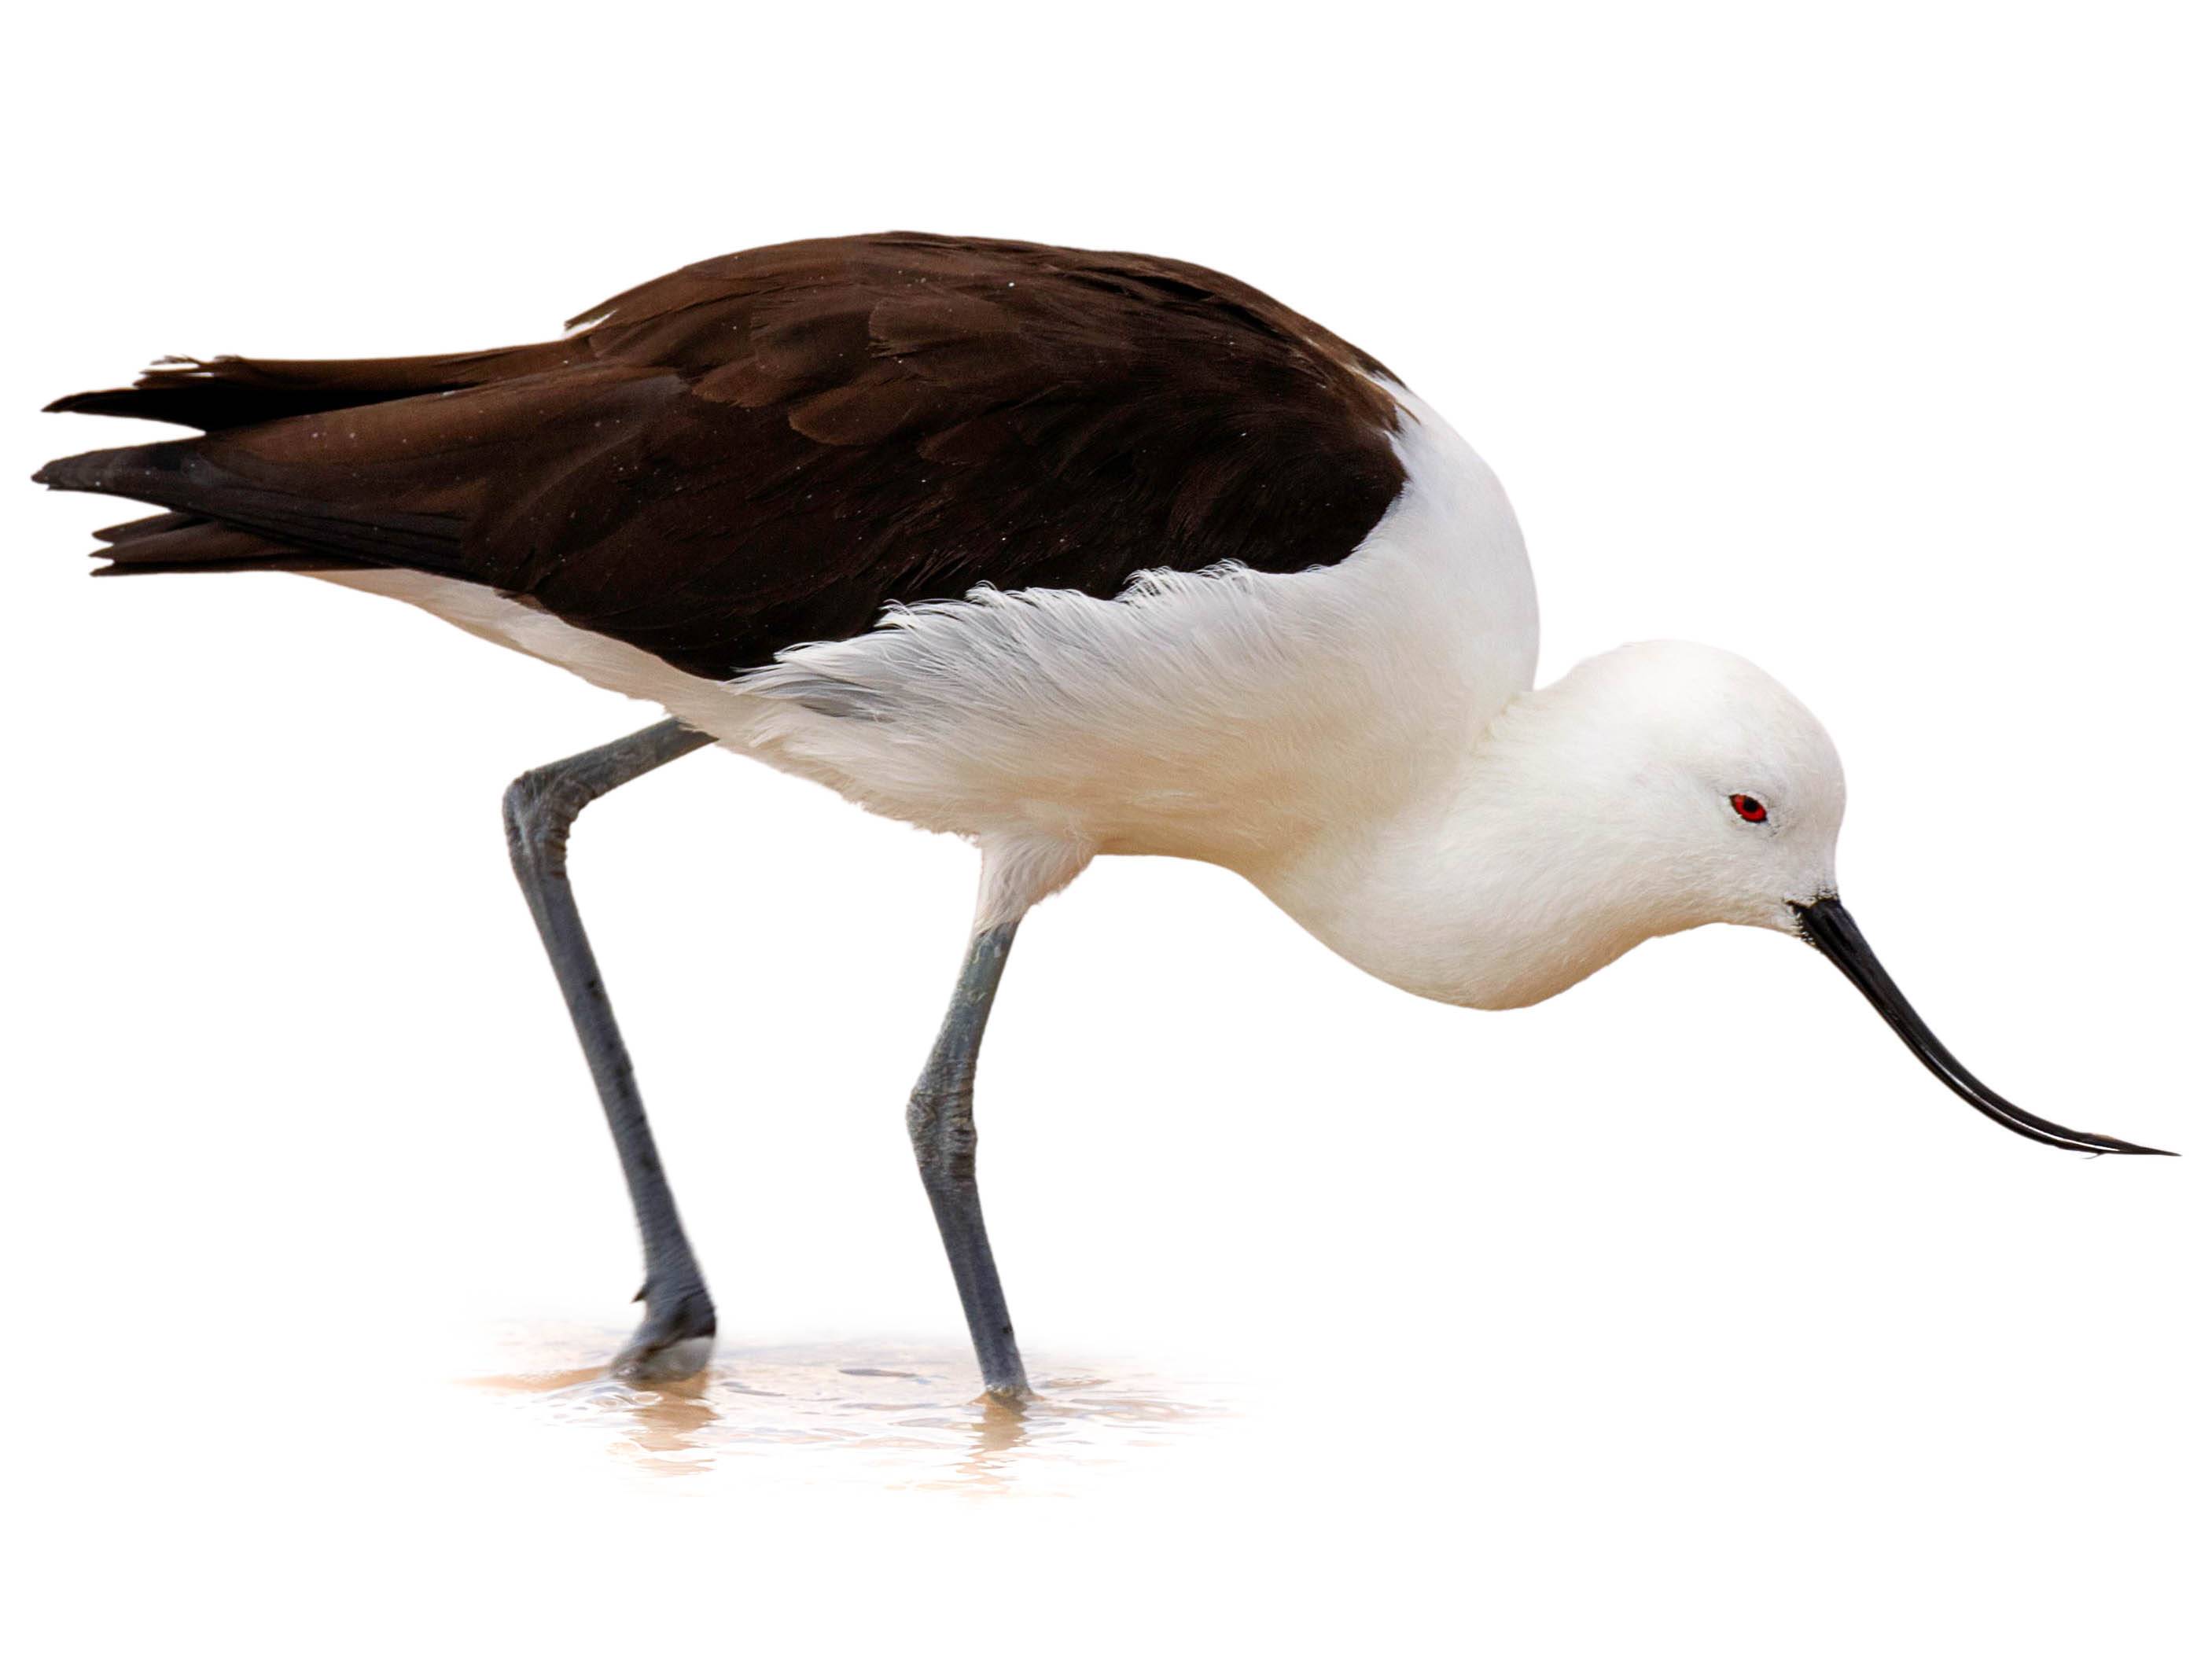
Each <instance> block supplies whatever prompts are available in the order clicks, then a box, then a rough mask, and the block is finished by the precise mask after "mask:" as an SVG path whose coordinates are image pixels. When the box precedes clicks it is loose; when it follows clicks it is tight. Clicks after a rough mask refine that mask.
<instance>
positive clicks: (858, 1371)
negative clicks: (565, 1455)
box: [472, 1335, 1233, 1492]
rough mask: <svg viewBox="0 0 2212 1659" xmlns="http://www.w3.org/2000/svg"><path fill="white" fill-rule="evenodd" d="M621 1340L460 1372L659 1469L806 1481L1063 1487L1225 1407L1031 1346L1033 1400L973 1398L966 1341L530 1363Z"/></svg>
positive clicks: (1212, 1396) (1176, 1386) (538, 1345)
mask: <svg viewBox="0 0 2212 1659" xmlns="http://www.w3.org/2000/svg"><path fill="white" fill-rule="evenodd" d="M618 1345H619V1336H618V1335H614V1336H610V1337H606V1338H586V1339H582V1340H577V1339H575V1338H573V1337H568V1338H560V1339H555V1338H551V1337H548V1336H544V1335H540V1336H538V1337H536V1338H530V1339H524V1340H520V1341H519V1342H518V1343H515V1344H513V1345H510V1346H516V1347H522V1348H527V1349H534V1350H535V1351H536V1352H535V1354H534V1355H532V1354H528V1353H526V1354H522V1355H519V1356H518V1358H519V1359H520V1363H519V1364H513V1365H511V1367H510V1368H509V1369H508V1370H507V1371H506V1372H505V1373H504V1374H502V1375H499V1376H482V1377H477V1378H474V1379H472V1380H473V1381H475V1382H476V1383H478V1384H479V1385H481V1386H483V1387H485V1388H488V1389H494V1390H496V1391H498V1392H500V1393H501V1394H503V1395H508V1396H510V1397H512V1398H513V1400H514V1401H516V1403H517V1404H518V1405H519V1406H520V1407H522V1408H524V1409H526V1410H530V1411H532V1412H535V1413H542V1414H543V1415H544V1419H546V1421H547V1422H548V1423H549V1424H550V1425H563V1426H568V1427H574V1428H580V1429H583V1430H585V1431H589V1432H592V1433H595V1434H597V1435H599V1436H602V1437H604V1438H605V1442H606V1443H607V1445H608V1447H609V1449H610V1450H611V1451H613V1452H615V1453H617V1454H618V1455H621V1456H623V1457H624V1458H626V1459H627V1460H629V1462H633V1463H635V1465H636V1466H637V1467H638V1468H641V1469H642V1470H645V1471H647V1472H649V1473H651V1474H659V1475H678V1476H691V1477H696V1476H698V1475H701V1474H707V1473H708V1472H710V1471H712V1470H714V1469H715V1468H719V1467H721V1466H724V1465H728V1464H732V1463H742V1464H743V1465H744V1467H745V1468H747V1469H748V1470H749V1472H752V1473H758V1472H761V1468H762V1465H763V1464H764V1463H766V1464H770V1465H773V1466H776V1467H777V1468H779V1471H780V1472H781V1473H784V1474H791V1475H793V1476H794V1477H796V1478H799V1479H803V1480H807V1481H809V1482H816V1481H839V1480H844V1481H860V1482H864V1483H866V1484H867V1485H871V1486H893V1487H900V1486H903V1487H915V1488H947V1489H957V1490H962V1491H967V1492H1012V1491H1022V1492H1065V1491H1068V1490H1072V1489H1073V1488H1074V1487H1075V1486H1079V1485H1080V1484H1081V1483H1082V1481H1083V1480H1084V1479H1085V1476H1086V1475H1087V1474H1090V1473H1091V1472H1094V1471H1097V1470H1098V1469H1100V1468H1104V1467H1107V1466H1109V1465H1112V1464H1115V1463H1118V1462H1125V1461H1127V1459H1128V1458H1129V1457H1131V1456H1132V1455H1140V1454H1142V1453H1144V1452H1146V1451H1147V1450H1149V1449H1154V1448H1158V1447H1163V1446H1166V1445H1169V1444H1170V1443H1175V1442H1176V1441H1178V1440H1181V1439H1184V1438H1188V1437H1189V1436H1190V1435H1192V1434H1193V1433H1194V1431H1198V1430H1200V1429H1202V1428H1203V1427H1205V1426H1206V1425H1211V1424H1216V1423H1219V1422H1221V1421H1222V1420H1224V1419H1227V1418H1229V1417H1230V1416H1231V1415H1232V1414H1233V1405H1232V1401H1231V1398H1230V1395H1229V1391H1228V1390H1226V1389H1223V1388H1220V1387H1218V1386H1210V1385H1203V1384H1193V1383H1170V1382H1169V1381H1167V1380H1166V1379H1164V1378H1161V1377H1158V1376H1143V1375H1139V1374H1132V1373H1128V1372H1124V1371H1121V1370H1109V1369H1108V1368H1103V1367H1096V1366H1067V1365H1058V1366H1055V1365H1054V1364H1052V1363H1051V1361H1050V1359H1049V1358H1048V1357H1047V1358H1045V1359H1044V1361H1043V1363H1042V1364H1039V1363H1037V1361H1036V1359H1035V1358H1033V1360H1032V1364H1031V1368H1030V1369H1031V1371H1032V1374H1033V1375H1035V1376H1036V1377H1037V1379H1038V1381H1037V1384H1036V1387H1037V1397H1036V1399H1034V1400H1031V1401H1028V1402H1026V1403H1025V1404H1024V1405H1022V1406H1020V1407H1011V1406H1007V1405H1006V1404H1004V1403H1002V1402H1000V1401H994V1400H988V1399H985V1398H982V1397H980V1388H979V1384H978V1382H977V1379H976V1376H975V1362H974V1360H973V1358H971V1357H970V1356H969V1355H968V1354H967V1353H966V1352H957V1353H955V1352H936V1351H931V1350H927V1349H917V1348H904V1347H895V1346H890V1345H876V1346H857V1345H833V1344H816V1345H788V1346H776V1347H750V1348H746V1347H740V1348H735V1349H724V1350H721V1351H720V1352H717V1353H716V1355H715V1357H714V1362H713V1364H710V1365H709V1366H708V1369H707V1370H705V1371H704V1372H702V1374H701V1375H699V1376H695V1377H690V1378H688V1379H686V1380H685V1381H684V1382H682V1383H663V1384H659V1385H657V1386H642V1385H633V1384H630V1383H620V1382H617V1381H616V1380H615V1379H614V1378H612V1377H611V1376H607V1375H606V1373H605V1370H604V1369H602V1368H600V1367H599V1366H590V1367H586V1368H582V1369H578V1368H575V1367H574V1366H573V1364H570V1365H565V1366H563V1365H559V1364H550V1365H547V1364H532V1363H530V1362H531V1359H532V1358H541V1359H558V1358H564V1357H566V1356H573V1355H574V1354H576V1353H579V1352H612V1351H613V1350H614V1348H615V1347H616V1346H618Z"/></svg>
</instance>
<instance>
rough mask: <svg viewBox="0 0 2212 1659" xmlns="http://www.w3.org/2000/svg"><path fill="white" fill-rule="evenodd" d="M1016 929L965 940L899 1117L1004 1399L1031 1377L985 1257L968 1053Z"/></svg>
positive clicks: (993, 1388)
mask: <svg viewBox="0 0 2212 1659" xmlns="http://www.w3.org/2000/svg"><path fill="white" fill-rule="evenodd" d="M1014 927H1015V924H1014V923H1012V922H1008V923H1006V925H1005V926H1003V927H987V928H985V929H984V930H983V931H982V932H981V933H978V934H976V935H975V939H974V940H973V941H972V942H971V943H970V944H969V948H968V960H967V962H966V963H965V964H964V965H963V967H962V969H961V970H960V984H959V986H958V987H957V989H956V990H955V991H954V992H953V994H952V1006H951V1008H949V1009H947V1010H946V1011H945V1024H944V1026H943V1028H942V1029H941V1030H939V1032H938V1034H937V1046H936V1048H933V1049H932V1050H931V1051H930V1055H929V1064H928V1065H927V1066H925V1067H923V1068H922V1073H921V1081H920V1082H919V1083H917V1084H915V1085H914V1095H913V1097H912V1099H911V1100H910V1101H909V1102H908V1106H907V1113H906V1127H907V1133H908V1135H909V1136H911V1137H912V1138H913V1140H914V1155H915V1161H916V1162H917V1163H919V1164H921V1184H922V1186H923V1188H925V1189H927V1192H928V1194H929V1206H930V1208H931V1209H932V1210H933V1211H935V1212H936V1213H937V1231H939V1233H940V1234H941V1235H943V1237H944V1239H945V1255H946V1257H947V1258H948V1259H949V1260H950V1261H951V1264H952V1282H953V1283H954V1284H955V1285H958V1286H959V1287H960V1305H961V1308H962V1309H963V1310H964V1311H965V1312H966V1314H967V1316H968V1334H969V1336H970V1337H971V1338H972V1339H974V1340H975V1358H976V1361H977V1363H978V1364H981V1366H982V1368H983V1386H984V1388H985V1389H987V1390H988V1391H989V1392H990V1393H991V1394H993V1395H996V1396H997V1397H998V1398H1000V1399H1001V1400H1010V1401H1011V1400H1020V1399H1023V1398H1025V1397H1026V1396H1027V1395H1028V1394H1029V1392H1030V1380H1029V1377H1028V1376H1027V1374H1025V1373H1024V1371H1023V1370H1022V1356H1021V1351H1020V1350H1019V1349H1018V1348H1017V1347H1015V1346H1014V1322H1013V1319H1012V1316H1011V1315H1009V1314H1008V1313H1007V1312H1006V1292H1005V1291H1003V1290H1001V1289H1000V1287H999V1268H998V1264H997V1263H996V1262H994V1261H992V1259H991V1240H990V1237H989V1235H988V1234H987V1233H986V1232H985V1231H983V1203H982V1200H981V1197H980V1196H979V1195H978V1194H977V1192H976V1188H975V1055H976V1052H977V1050H979V1049H980V1048H981V1047H982V1044H983V1025H984V1022H985V1021H987V1020H988V1019H989V1018H990V1017H991V1000H992V999H993V998H994V996H996V995H997V994H998V990H999V976H1000V974H1002V973H1004V972H1005V971H1006V952H1007V951H1010V950H1012V948H1013V943H1014Z"/></svg>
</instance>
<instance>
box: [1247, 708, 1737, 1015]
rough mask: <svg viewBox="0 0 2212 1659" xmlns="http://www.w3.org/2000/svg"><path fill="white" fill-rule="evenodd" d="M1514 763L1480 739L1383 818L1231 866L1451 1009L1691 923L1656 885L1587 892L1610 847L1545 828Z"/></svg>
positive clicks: (1536, 797) (1553, 986) (1536, 798)
mask: <svg viewBox="0 0 2212 1659" xmlns="http://www.w3.org/2000/svg"><path fill="white" fill-rule="evenodd" d="M1546 695H1547V693H1546V692H1531V693H1528V695H1527V696H1526V697H1525V698H1523V699H1522V700H1521V703H1516V705H1515V706H1514V708H1515V710H1517V709H1518V708H1520V707H1521V705H1522V703H1529V704H1539V703H1541V700H1542V699H1543V698H1544V697H1545V696H1546ZM1512 712H1514V710H1509V716H1510V714H1511V713H1512ZM1519 759H1520V757H1519V755H1518V753H1517V752H1516V751H1513V750H1501V749H1500V748H1499V747H1498V745H1496V744H1490V743H1486V744H1483V745H1482V746H1481V747H1480V748H1479V749H1477V750H1475V751H1474V753H1472V754H1470V755H1469V756H1468V757H1467V760H1466V762H1465V763H1464V764H1463V765H1462V767H1461V768H1460V769H1458V770H1457V771H1456V772H1455V773H1454V774H1452V775H1449V776H1445V777H1443V778H1440V779H1438V780H1437V781H1436V783H1435V784H1434V785H1433V786H1432V787H1429V788H1427V789H1425V790H1424V791H1423V792H1422V793H1420V794H1419V796H1417V797H1415V798H1413V799H1410V800H1408V801H1407V802H1406V803H1405V804H1404V805H1402V806H1401V807H1400V808H1398V809H1397V810H1395V811H1392V812H1390V813H1389V815H1388V816H1387V817H1380V818H1377V819H1376V820H1373V821H1370V822H1367V823H1359V824H1356V825H1352V826H1348V827H1347V828H1346V829H1345V830H1344V831H1343V832H1342V833H1340V834H1337V835H1334V836H1328V837H1326V838H1322V839H1317V840H1316V841H1314V842H1310V843H1308V844H1307V845H1305V846H1304V847H1302V848H1298V849H1297V852H1296V853H1295V854H1292V855H1291V856H1290V857H1288V858H1286V859H1284V860H1281V861H1279V862H1278V863H1276V864H1273V865H1272V866H1267V867H1261V868H1256V869H1251V870H1248V871H1246V872H1244V873H1246V874H1247V875H1248V877H1249V878H1250V879H1251V880H1252V881H1253V882H1254V883H1255V884H1256V885H1257V886H1259V888H1260V889H1261V891H1263V892H1265V893H1266V894H1267V896H1268V897H1270V898H1271V899H1273V901H1274V902H1276V903H1277V904H1278V905H1279V906H1280V907H1281V908H1283V909H1284V910H1285V912H1287V913H1288V914H1289V915H1291V918H1292V919H1293V920H1295V921H1297V922H1298V924H1299V925H1300V926H1301V927H1304V928H1305V929H1306V930H1307V931H1308V932H1309V933H1312V934H1313V935H1314V936H1315V937H1316V939H1320V940H1321V941H1322V943H1323V944H1324V945H1328V947H1329V948H1330V949H1331V950H1333V951H1335V952H1336V953H1337V954H1338V955H1340V956H1341V957H1345V958H1346V960H1347V961H1349V962H1351V963H1353V964H1355V965H1356V966H1358V967H1359V968H1362V969H1365V970H1366V971H1367V972H1368V973H1370V974H1372V975H1375V976H1376V978H1378V979H1382V980H1385V981H1389V983H1391V984H1393V985H1395V986H1398V987H1401V989H1404V990H1407V991H1411V992H1413V994H1416V995H1418V996H1424V997H1429V998H1432V999H1434V1000H1437V1001H1439V1002H1449V1003H1453V1004H1456V1005H1458V1006H1463V1007H1474V1008H1518V1007H1523V1006H1527V1005H1528V1004H1530V1003H1534V1002H1541V1001H1542V1000H1544V999H1545V998H1547V997H1550V996H1553V995H1556V994H1558V993H1559V992H1561V991H1564V990H1565V989H1566V988H1567V987H1569V986H1571V985H1573V984H1574V983H1576V982H1577V981H1579V980H1582V979H1583V978H1585V977H1587V976H1588V975H1590V974H1593V973H1595V971H1596V970H1597V969H1600V968H1602V967H1604V966H1605V965H1606V964H1607V963H1609V962H1611V961H1613V959H1614V958H1615V957H1619V956H1620V955H1621V954H1622V953H1623V952H1624V951H1627V950H1629V949H1630V948H1631V947H1632V946H1633V945H1637V944H1638V943H1640V942H1641V941H1643V940H1644V939H1650V938H1652V937H1654V936H1656V935H1657V934H1660V933H1672V932H1674V931H1676V930H1678V929H1680V928H1681V927H1688V926H1690V925H1691V924H1692V920H1693V918H1692V916H1691V915H1689V914H1688V913H1687V912H1686V910H1684V909H1682V908H1680V907H1679V906H1676V905H1674V904H1672V903H1671V902H1669V900H1668V896H1667V895H1665V894H1663V893H1661V892H1658V891H1656V890H1655V891H1638V890H1627V891H1623V890H1620V889H1618V888H1608V887H1606V886H1604V885H1602V884H1600V885H1596V886H1594V885H1593V884H1592V882H1591V880H1590V873H1591V872H1592V871H1593V869H1602V868H1603V867H1605V866H1607V865H1608V864H1610V863H1613V862H1614V861H1615V854H1616V850H1617V849H1614V848H1609V847H1606V846H1602V845H1598V844H1595V842H1597V841H1598V840H1599V838H1600V836H1599V835H1595V834H1593V833H1592V832H1591V827H1590V826H1589V824H1587V823H1585V824H1584V826H1583V832H1582V833H1579V834H1578V833H1576V832H1575V831H1574V830H1573V829H1571V828H1570V827H1568V826H1566V825H1564V824H1561V823H1554V822H1552V821H1551V820H1550V819H1549V817H1548V815H1547V811H1546V810H1545V805H1544V793H1543V792H1542V791H1541V790H1540V789H1532V788H1531V787H1528V784H1530V783H1531V782H1533V781H1534V780H1531V779H1529V778H1528V777H1526V776H1525V775H1524V769H1523V768H1522V766H1521V765H1520V764H1519Z"/></svg>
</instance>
